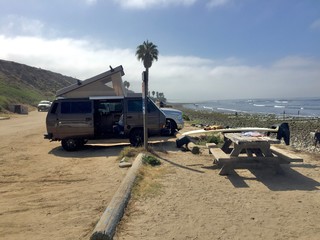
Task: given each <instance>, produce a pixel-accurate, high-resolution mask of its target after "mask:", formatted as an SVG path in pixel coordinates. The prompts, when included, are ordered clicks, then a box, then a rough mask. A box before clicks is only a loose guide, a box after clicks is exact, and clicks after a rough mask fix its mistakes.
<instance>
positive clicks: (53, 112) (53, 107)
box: [50, 103, 58, 114]
mask: <svg viewBox="0 0 320 240" xmlns="http://www.w3.org/2000/svg"><path fill="white" fill-rule="evenodd" d="M57 108H58V103H54V104H53V106H52V108H51V110H50V113H52V114H55V113H56V112H57Z"/></svg>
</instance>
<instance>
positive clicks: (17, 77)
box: [0, 60, 77, 112]
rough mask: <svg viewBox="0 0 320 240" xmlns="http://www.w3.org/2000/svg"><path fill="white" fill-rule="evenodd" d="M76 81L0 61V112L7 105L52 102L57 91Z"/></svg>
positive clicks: (22, 65)
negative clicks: (46, 100) (42, 101)
mask: <svg viewBox="0 0 320 240" xmlns="http://www.w3.org/2000/svg"><path fill="white" fill-rule="evenodd" d="M76 81H77V79H75V78H72V77H67V76H64V75H62V74H59V73H54V72H51V71H47V70H44V69H40V68H35V67H30V66H27V65H24V64H20V63H16V62H11V61H5V60H0V112H3V111H6V110H8V105H9V104H25V105H30V106H36V105H37V104H38V102H39V101H40V100H43V99H48V100H53V99H54V96H55V93H56V91H57V90H58V89H60V88H63V87H66V86H69V85H71V84H73V83H75V82H76Z"/></svg>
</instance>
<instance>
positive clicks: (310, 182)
mask: <svg viewBox="0 0 320 240" xmlns="http://www.w3.org/2000/svg"><path fill="white" fill-rule="evenodd" d="M185 114H186V115H188V116H189V117H190V118H191V121H188V122H186V126H185V128H184V129H182V131H181V132H186V131H190V130H194V129H199V127H197V126H193V125H197V124H200V122H201V123H203V124H214V123H215V121H217V123H218V122H219V123H220V122H221V123H228V124H230V126H240V124H241V123H242V124H243V126H252V125H251V124H249V123H251V122H250V121H253V120H252V119H254V118H255V117H254V116H251V115H249V116H246V118H245V117H244V116H243V117H242V116H240V115H238V116H237V117H236V116H234V115H221V116H220V115H219V114H217V115H211V114H210V115H207V113H199V112H188V111H185ZM45 116H46V114H45V113H41V112H31V113H29V115H22V116H15V117H13V118H10V119H6V120H1V121H0V128H1V131H0V132H1V138H0V142H1V146H2V147H1V148H0V153H1V157H0V165H1V171H0V192H1V199H0V216H1V218H0V238H1V239H2V238H3V239H10V240H15V239H61V240H65V239H66V240H67V239H89V238H90V236H91V234H92V231H93V229H94V227H95V225H96V223H97V222H98V220H99V219H100V217H101V216H102V214H103V212H104V211H105V209H106V208H107V206H108V204H109V202H110V201H111V199H112V197H113V195H114V193H115V192H116V191H117V189H118V187H119V185H120V183H121V182H122V180H123V179H124V177H125V176H126V173H127V169H125V168H119V160H118V159H117V157H118V156H119V155H120V152H121V151H122V149H123V146H115V145H112V146H109V145H104V144H90V143H89V144H88V145H86V146H85V148H84V149H82V150H81V151H77V152H66V151H64V150H63V149H62V148H61V146H60V143H59V142H49V141H47V140H45V139H43V133H44V132H45V124H44V122H45ZM247 117H249V118H247ZM251 118H252V119H251ZM261 120H263V119H261ZM243 121H245V122H244V123H243ZM255 122H256V120H254V121H253V122H252V124H253V123H254V124H256V123H255ZM266 122H267V121H266ZM266 122H265V124H263V121H262V122H261V126H263V127H265V126H269V122H267V123H266ZM271 122H272V121H271ZM271 122H270V123H271ZM272 123H273V122H272ZM241 126H242V125H241ZM255 126H256V125H255ZM290 127H291V126H290ZM291 128H292V127H291ZM297 131H299V128H297ZM17 132H19V134H17ZM292 136H293V137H294V135H292ZM175 141H176V139H175V138H171V139H169V140H168V141H165V142H160V143H157V144H151V145H150V151H151V152H152V154H154V155H155V156H156V157H157V158H159V160H160V161H161V165H160V166H159V167H153V168H151V167H150V168H147V169H146V170H145V172H144V173H145V174H144V175H141V174H140V175H139V177H138V179H140V181H139V182H136V186H135V190H134V191H133V193H132V198H131V200H130V202H129V205H128V207H127V208H126V210H125V214H124V217H123V219H122V221H121V222H120V224H119V225H118V228H117V231H116V235H115V237H114V239H117V240H120V239H121V240H130V239H146V240H147V239H148V240H149V239H159V240H160V239H176V240H177V239H181V240H184V239H204V240H206V239H208V240H209V239H210V240H211V239H279V240H280V239H281V240H282V239H308V240H309V239H318V236H319V234H320V227H319V224H318V223H319V221H320V204H319V199H320V184H319V181H320V171H319V169H320V162H319V161H320V160H319V159H320V154H319V153H317V152H313V153H310V152H307V151H304V150H296V149H295V148H294V147H292V146H285V145H283V144H281V145H283V148H285V149H286V150H288V151H293V152H295V154H298V155H299V156H300V157H302V158H303V162H302V163H293V164H290V165H285V166H283V167H282V168H283V170H284V175H275V174H274V172H273V171H272V169H267V168H266V169H242V170H236V174H233V175H230V176H220V175H219V169H218V168H217V167H216V166H215V165H214V164H213V157H212V155H210V154H209V152H208V149H206V148H205V146H203V147H201V149H200V154H192V153H191V152H189V151H185V149H184V148H177V147H176V142H175ZM132 160H133V159H132ZM147 176H149V177H147ZM140 186H146V187H144V190H140V191H139V190H137V189H139V187H140Z"/></svg>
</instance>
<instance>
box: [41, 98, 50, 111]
mask: <svg viewBox="0 0 320 240" xmlns="http://www.w3.org/2000/svg"><path fill="white" fill-rule="evenodd" d="M51 104H52V102H50V101H47V100H43V101H40V102H39V104H38V106H37V107H38V112H43V111H45V112H46V111H49V109H50V107H51Z"/></svg>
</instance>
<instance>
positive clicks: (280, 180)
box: [227, 164, 320, 191]
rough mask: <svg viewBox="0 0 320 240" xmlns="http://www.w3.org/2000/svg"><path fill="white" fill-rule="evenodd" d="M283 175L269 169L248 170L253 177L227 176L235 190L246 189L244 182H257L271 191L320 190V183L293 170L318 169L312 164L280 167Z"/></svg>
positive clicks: (234, 173) (235, 173)
mask: <svg viewBox="0 0 320 240" xmlns="http://www.w3.org/2000/svg"><path fill="white" fill-rule="evenodd" d="M281 167H282V169H283V170H284V174H275V173H274V170H273V169H271V168H257V169H248V170H249V171H250V172H251V173H252V175H253V177H243V176H240V175H239V174H238V173H237V172H236V171H233V172H232V173H231V174H229V175H228V176H227V178H228V179H229V180H230V182H231V183H232V184H233V186H235V187H237V188H246V187H249V185H248V184H247V183H246V181H252V180H254V181H259V182H261V183H262V184H264V185H265V186H266V187H267V188H269V189H270V190H272V191H296V190H301V191H315V190H318V191H319V190H320V188H319V187H320V183H319V182H318V181H316V180H314V179H312V178H310V177H307V176H305V175H303V174H301V173H300V172H298V171H296V170H294V169H293V168H296V167H302V168H319V166H316V165H312V164H300V165H298V164H292V165H290V164H289V165H282V166H281Z"/></svg>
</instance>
